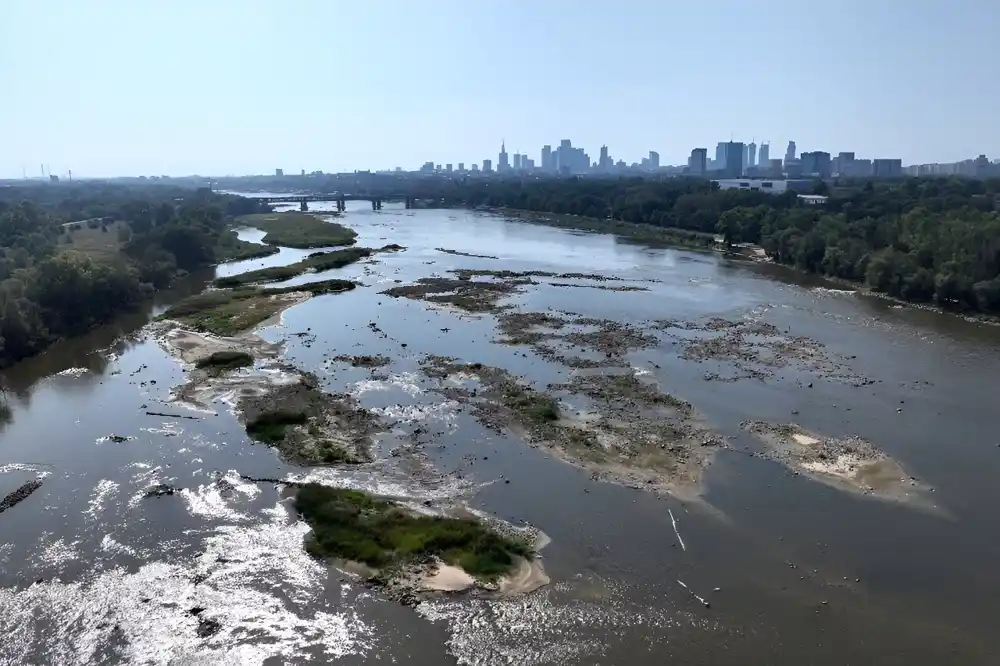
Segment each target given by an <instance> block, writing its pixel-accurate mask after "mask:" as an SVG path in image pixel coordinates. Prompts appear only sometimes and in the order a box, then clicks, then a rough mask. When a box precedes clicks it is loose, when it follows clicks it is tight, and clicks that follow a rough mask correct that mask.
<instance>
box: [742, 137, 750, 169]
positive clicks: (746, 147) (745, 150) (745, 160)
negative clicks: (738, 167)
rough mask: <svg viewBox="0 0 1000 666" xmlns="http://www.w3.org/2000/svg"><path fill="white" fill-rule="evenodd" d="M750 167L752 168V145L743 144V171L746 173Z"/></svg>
mask: <svg viewBox="0 0 1000 666" xmlns="http://www.w3.org/2000/svg"><path fill="white" fill-rule="evenodd" d="M748 166H750V145H749V144H746V143H745V144H743V171H744V172H745V171H746V170H747V167H748Z"/></svg>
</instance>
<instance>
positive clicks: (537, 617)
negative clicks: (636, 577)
mask: <svg viewBox="0 0 1000 666" xmlns="http://www.w3.org/2000/svg"><path fill="white" fill-rule="evenodd" d="M560 587H565V586H558V585H556V586H551V587H547V588H542V589H541V590H538V591H536V592H533V593H530V594H527V595H523V596H515V597H507V598H501V599H474V598H465V599H435V600H430V601H425V602H423V603H421V604H419V605H418V606H417V607H416V609H415V610H416V611H417V613H418V614H419V615H421V616H422V617H424V618H425V619H427V620H429V621H431V622H444V623H446V624H447V628H448V633H449V638H448V640H447V645H448V651H449V652H450V653H451V654H452V655H453V656H454V657H455V658H456V660H457V662H458V663H459V664H462V665H463V666H492V665H493V664H518V666H534V665H536V664H562V663H568V662H573V661H575V660H579V659H582V658H585V657H590V658H593V657H600V656H601V655H603V654H604V653H605V651H606V648H607V646H606V645H605V641H606V638H605V637H607V636H612V637H613V636H615V635H620V634H621V633H623V632H625V631H626V630H629V629H634V628H642V629H644V633H646V634H647V635H649V634H655V635H657V636H659V637H661V639H662V640H667V637H668V636H669V632H670V631H671V630H680V629H682V628H685V627H696V628H701V629H707V630H710V631H711V630H717V629H718V627H717V626H715V625H714V624H713V623H708V622H705V621H704V620H701V619H699V618H697V617H695V616H693V615H690V614H688V613H685V612H678V611H672V610H670V609H665V608H659V607H643V606H640V605H636V604H632V603H630V602H629V601H628V597H627V595H623V594H621V593H612V595H611V596H610V598H603V599H597V600H595V599H586V598H583V599H561V598H559V599H557V598H556V597H560V596H562V595H561V594H559V592H560Z"/></svg>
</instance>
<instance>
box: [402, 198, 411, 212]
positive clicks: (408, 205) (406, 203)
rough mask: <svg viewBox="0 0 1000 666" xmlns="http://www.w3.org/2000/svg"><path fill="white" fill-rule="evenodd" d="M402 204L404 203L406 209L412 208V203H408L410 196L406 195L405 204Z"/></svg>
mask: <svg viewBox="0 0 1000 666" xmlns="http://www.w3.org/2000/svg"><path fill="white" fill-rule="evenodd" d="M404 205H405V206H406V207H407V208H408V209H409V208H412V204H411V203H410V197H406V202H405V204H404Z"/></svg>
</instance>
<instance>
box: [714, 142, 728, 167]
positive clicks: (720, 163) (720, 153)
mask: <svg viewBox="0 0 1000 666" xmlns="http://www.w3.org/2000/svg"><path fill="white" fill-rule="evenodd" d="M715 168H716V169H719V170H725V168H726V142H725V141H720V142H719V143H718V144H717V145H716V146H715Z"/></svg>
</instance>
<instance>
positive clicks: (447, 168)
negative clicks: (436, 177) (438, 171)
mask: <svg viewBox="0 0 1000 666" xmlns="http://www.w3.org/2000/svg"><path fill="white" fill-rule="evenodd" d="M444 170H445V171H447V172H448V173H451V165H450V164H445V165H444Z"/></svg>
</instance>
